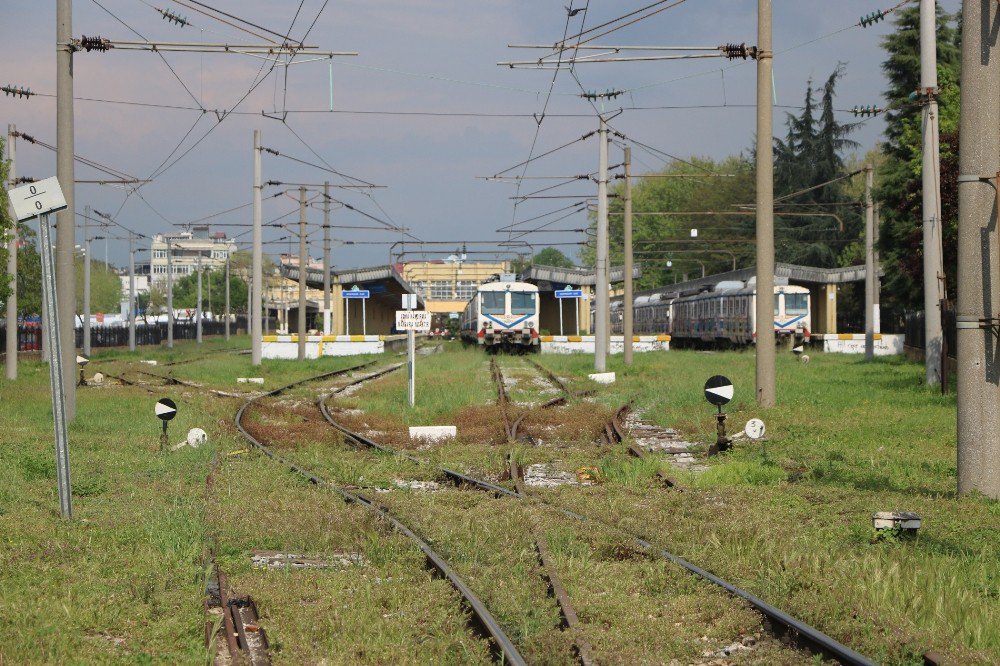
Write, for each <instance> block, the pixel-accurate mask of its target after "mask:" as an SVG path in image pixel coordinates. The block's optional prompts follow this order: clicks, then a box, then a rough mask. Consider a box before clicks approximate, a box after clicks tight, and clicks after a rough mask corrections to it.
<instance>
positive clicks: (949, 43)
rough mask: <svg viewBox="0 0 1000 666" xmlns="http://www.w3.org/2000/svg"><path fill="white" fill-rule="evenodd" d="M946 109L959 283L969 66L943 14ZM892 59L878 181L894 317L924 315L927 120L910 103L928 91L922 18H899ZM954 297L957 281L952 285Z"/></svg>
mask: <svg viewBox="0 0 1000 666" xmlns="http://www.w3.org/2000/svg"><path fill="white" fill-rule="evenodd" d="M937 45H938V46H937V58H938V87H939V94H938V109H939V117H940V128H941V195H942V210H941V212H942V218H943V231H944V234H943V240H944V260H945V273H946V274H948V275H952V276H953V275H955V262H956V251H955V243H956V237H957V226H956V225H957V212H958V209H957V205H958V204H957V202H958V194H957V188H958V184H957V153H958V101H959V94H958V82H959V68H960V64H961V50H960V48H959V34H958V29H957V26H956V23H955V17H953V16H951V15H949V14H947V13H945V12H944V11H942V10H941V9H940V8H939V9H938V20H937ZM882 47H883V48H884V49H885V50H886V52H887V54H888V57H887V58H886V60H885V62H884V63H883V64H882V69H883V71H884V72H885V73H886V76H887V77H888V78H889V87H888V89H887V90H886V93H885V95H886V98H887V100H888V102H889V107H890V110H889V111H888V112H887V113H886V115H885V118H886V130H885V139H886V140H885V143H883V144H882V152H883V153H884V154H885V155H886V158H887V159H886V161H885V164H884V165H883V167H882V168H881V169H880V170H879V173H878V174H877V176H878V180H877V186H876V190H875V198H876V200H877V201H879V202H880V204H881V213H882V215H881V216H882V225H881V229H880V232H881V233H880V238H879V245H880V250H881V254H882V265H883V269H884V271H885V278H884V279H883V287H882V294H883V298H882V301H883V304H884V307H886V308H888V309H896V310H903V309H922V308H923V270H924V269H923V247H922V246H923V222H922V213H923V211H922V201H921V192H922V183H921V173H922V158H923V156H922V129H923V128H922V122H923V118H922V113H923V108H922V107H921V106H919V105H918V104H915V103H912V102H911V101H910V95H911V93H913V92H914V91H916V90H917V88H918V87H919V86H920V10H919V9H918V8H909V9H906V10H903V11H901V12H900V13H899V15H898V18H897V19H896V31H895V32H893V33H890V34H889V35H888V36H886V38H885V39H884V40H883V42H882ZM947 283H948V286H949V292H951V293H954V292H953V288H952V284H951V281H947Z"/></svg>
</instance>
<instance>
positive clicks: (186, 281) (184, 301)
mask: <svg viewBox="0 0 1000 666" xmlns="http://www.w3.org/2000/svg"><path fill="white" fill-rule="evenodd" d="M230 269H232V265H231V264H230ZM229 289H230V295H229V306H230V309H231V310H232V311H233V312H244V313H245V312H246V309H247V307H246V304H247V283H246V282H244V281H243V278H241V277H240V276H238V275H236V274H234V271H232V270H230V280H229ZM201 297H202V305H201V307H202V310H203V311H204V312H211V313H213V314H216V315H219V314H222V313H223V312H224V311H225V308H226V271H225V269H221V268H220V269H216V270H206V271H205V272H204V273H203V275H202V287H201ZM197 305H198V274H197V273H192V274H190V275H185V276H184V277H182V278H181V279H180V280H178V281H177V282H175V283H174V307H175V308H187V309H190V310H194V309H195V308H196V307H197Z"/></svg>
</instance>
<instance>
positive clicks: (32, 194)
mask: <svg viewBox="0 0 1000 666" xmlns="http://www.w3.org/2000/svg"><path fill="white" fill-rule="evenodd" d="M7 196H9V197H10V204H11V206H13V208H14V215H16V216H17V219H18V221H19V222H20V221H23V220H27V219H28V218H30V217H36V216H38V215H45V214H46V213H54V212H56V211H59V210H62V209H64V208H66V197H64V196H63V193H62V188H61V187H59V179H58V178H56V177H55V176H53V177H52V178H46V179H45V180H39V181H38V182H35V183H31V184H29V185H23V186H21V187H15V188H14V189H13V190H10V192H8V193H7Z"/></svg>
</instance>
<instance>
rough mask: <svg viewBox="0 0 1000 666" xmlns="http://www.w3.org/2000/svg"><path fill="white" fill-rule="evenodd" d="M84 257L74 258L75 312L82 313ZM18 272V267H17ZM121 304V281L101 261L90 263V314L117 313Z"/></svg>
mask: <svg viewBox="0 0 1000 666" xmlns="http://www.w3.org/2000/svg"><path fill="white" fill-rule="evenodd" d="M85 262H86V258H85V257H76V260H75V264H76V311H77V313H79V314H80V316H82V313H83V287H84V284H83V269H84V263H85ZM18 269H19V270H20V266H19V267H18ZM121 302H122V281H121V280H120V279H119V277H118V274H117V273H115V272H113V271H110V270H108V266H107V264H105V263H104V262H103V261H91V262H90V312H91V313H96V312H117V311H118V308H119V305H120V304H121Z"/></svg>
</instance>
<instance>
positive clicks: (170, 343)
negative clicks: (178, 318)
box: [167, 239, 174, 349]
mask: <svg viewBox="0 0 1000 666" xmlns="http://www.w3.org/2000/svg"><path fill="white" fill-rule="evenodd" d="M173 348H174V248H173V244H172V243H171V242H170V240H169V239H167V349H173Z"/></svg>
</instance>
